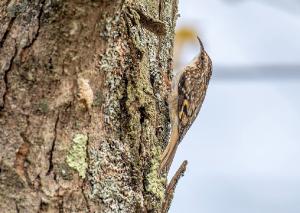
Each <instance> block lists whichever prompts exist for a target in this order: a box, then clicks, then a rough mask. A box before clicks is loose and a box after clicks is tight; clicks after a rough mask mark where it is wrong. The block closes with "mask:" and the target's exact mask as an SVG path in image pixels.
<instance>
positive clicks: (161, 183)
mask: <svg viewBox="0 0 300 213" xmlns="http://www.w3.org/2000/svg"><path fill="white" fill-rule="evenodd" d="M153 154H154V156H153V158H152V160H151V167H150V172H149V173H148V175H147V182H148V184H147V187H146V190H147V191H148V192H150V193H152V194H153V195H155V196H156V197H157V198H159V200H163V199H164V196H165V181H166V179H165V177H161V176H160V174H159V166H160V160H159V159H160V152H158V151H155V153H153Z"/></svg>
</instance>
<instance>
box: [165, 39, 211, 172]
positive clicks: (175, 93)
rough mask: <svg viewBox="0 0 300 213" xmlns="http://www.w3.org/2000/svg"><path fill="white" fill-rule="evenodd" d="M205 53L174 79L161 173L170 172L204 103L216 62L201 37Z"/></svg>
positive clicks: (202, 49) (201, 45)
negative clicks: (168, 137)
mask: <svg viewBox="0 0 300 213" xmlns="http://www.w3.org/2000/svg"><path fill="white" fill-rule="evenodd" d="M197 38H198V41H199V43H200V47H201V53H200V54H199V55H198V56H197V57H196V58H195V59H194V60H193V61H192V62H191V63H190V64H189V65H188V66H187V67H185V68H184V69H183V70H181V71H180V72H179V73H178V74H176V76H175V77H174V79H173V80H172V88H171V94H170V96H169V100H168V101H169V113H170V120H171V135H170V141H169V143H168V145H167V147H166V149H165V150H164V152H163V155H162V158H161V165H160V170H161V171H162V170H164V169H166V171H168V170H169V168H170V166H171V163H172V161H173V158H174V156H175V153H176V150H177V147H178V145H179V143H180V141H181V140H182V139H183V137H184V136H185V134H186V132H187V131H188V130H189V128H190V126H191V125H192V124H193V122H194V120H195V118H196V117H197V115H198V113H199V111H200V108H201V105H202V103H203V101H204V97H205V94H206V90H207V87H208V83H209V80H210V77H211V73H212V62H211V60H210V58H209V56H208V54H207V53H206V51H205V49H204V47H203V44H202V42H201V40H200V38H199V37H197Z"/></svg>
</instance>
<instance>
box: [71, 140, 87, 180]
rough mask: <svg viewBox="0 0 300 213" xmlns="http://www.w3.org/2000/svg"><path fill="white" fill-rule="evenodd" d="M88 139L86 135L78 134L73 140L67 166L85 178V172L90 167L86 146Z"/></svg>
mask: <svg viewBox="0 0 300 213" xmlns="http://www.w3.org/2000/svg"><path fill="white" fill-rule="evenodd" d="M87 141H88V137H87V135H84V134H76V135H75V136H74V137H73V140H72V142H73V143H72V146H71V149H70V150H69V153H68V155H67V159H66V161H67V164H68V165H69V166H70V167H71V168H73V169H75V170H76V171H77V172H78V173H79V176H80V177H82V178H85V172H86V169H87V167H88V164H87V162H86V158H87V156H86V145H87Z"/></svg>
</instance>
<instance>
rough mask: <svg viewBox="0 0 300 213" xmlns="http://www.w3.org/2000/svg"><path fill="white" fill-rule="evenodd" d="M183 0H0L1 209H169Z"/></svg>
mask: <svg viewBox="0 0 300 213" xmlns="http://www.w3.org/2000/svg"><path fill="white" fill-rule="evenodd" d="M176 17H177V1H176V0H159V1H157V0H138V1H133V0H125V1H124V0H64V1H62V0H33V1H28V0H1V1H0V21H1V22H0V209H1V210H0V211H1V212H5V213H6V212H7V213H8V212H24V213H25V212H26V213H30V212H126V213H129V212H165V211H167V208H168V206H167V205H166V203H167V202H166V201H164V200H166V193H167V191H168V190H167V187H166V177H165V176H166V174H164V175H160V174H159V173H158V168H159V164H160V155H161V153H162V151H163V149H164V147H165V145H166V143H167V141H168V134H169V115H168V112H169V110H168V104H167V95H168V91H169V86H170V83H169V82H170V80H171V70H172V68H171V64H172V52H173V38H174V27H175V22H176Z"/></svg>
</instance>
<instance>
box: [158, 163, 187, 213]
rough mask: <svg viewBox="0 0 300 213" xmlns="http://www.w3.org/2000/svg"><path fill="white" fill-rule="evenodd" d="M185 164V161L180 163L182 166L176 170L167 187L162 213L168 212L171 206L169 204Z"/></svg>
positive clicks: (183, 171)
mask: <svg viewBox="0 0 300 213" xmlns="http://www.w3.org/2000/svg"><path fill="white" fill-rule="evenodd" d="M187 164H188V162H187V160H185V161H183V162H182V164H181V165H180V167H179V168H178V170H177V172H176V173H175V175H174V176H173V178H172V179H171V181H170V183H169V185H168V186H167V190H166V198H165V201H164V203H163V207H162V213H167V212H168V210H169V208H170V206H171V202H172V200H173V197H174V192H175V188H176V186H177V183H178V181H179V179H180V178H181V177H182V176H183V175H184V173H185V170H186V166H187Z"/></svg>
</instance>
